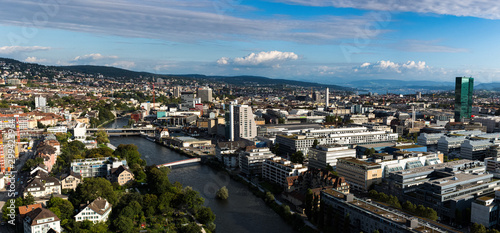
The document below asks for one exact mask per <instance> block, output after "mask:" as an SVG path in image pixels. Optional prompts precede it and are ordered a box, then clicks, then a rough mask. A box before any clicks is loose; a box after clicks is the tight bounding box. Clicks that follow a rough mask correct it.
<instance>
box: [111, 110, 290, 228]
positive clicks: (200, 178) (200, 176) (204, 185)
mask: <svg viewBox="0 0 500 233" xmlns="http://www.w3.org/2000/svg"><path fill="white" fill-rule="evenodd" d="M128 119H129V118H120V119H118V120H115V121H114V122H111V123H109V124H107V125H106V126H105V127H106V128H107V127H121V126H123V125H126V124H127V122H128ZM110 141H111V144H113V145H115V146H118V145H119V144H135V145H136V146H137V147H138V148H139V152H140V153H141V155H142V158H143V159H145V160H146V162H147V164H148V165H152V164H162V163H168V162H174V161H178V160H183V159H186V158H187V157H185V156H183V155H181V154H179V153H177V152H175V151H172V150H170V149H168V148H166V147H163V146H160V145H158V144H156V143H153V142H150V141H148V140H146V139H144V138H141V137H110ZM169 179H170V182H171V183H173V182H175V181H178V182H180V183H182V184H183V185H184V186H191V187H193V189H194V190H196V191H198V192H200V194H201V195H202V196H203V198H205V205H206V206H208V207H210V208H211V209H212V211H213V212H214V213H215V214H216V216H217V217H216V219H215V224H216V225H217V233H224V232H238V233H245V232H248V233H255V232H294V231H293V229H292V227H290V226H289V225H287V224H286V223H285V221H284V220H282V219H281V217H280V216H279V215H278V214H276V213H275V212H274V211H273V210H272V209H270V208H269V207H267V206H266V205H265V203H264V201H263V200H262V199H260V198H258V197H256V196H254V195H253V194H252V193H251V192H250V191H249V190H248V188H247V187H246V186H245V185H243V184H241V183H238V182H236V181H233V180H231V179H230V178H229V176H228V175H227V174H225V173H223V172H217V171H215V170H213V169H211V168H210V167H208V166H205V165H192V166H187V167H179V168H174V169H172V171H171V172H170V174H169ZM222 186H226V187H227V189H228V190H229V198H228V200H226V201H220V200H217V199H215V192H216V191H217V190H218V189H219V188H220V187H222Z"/></svg>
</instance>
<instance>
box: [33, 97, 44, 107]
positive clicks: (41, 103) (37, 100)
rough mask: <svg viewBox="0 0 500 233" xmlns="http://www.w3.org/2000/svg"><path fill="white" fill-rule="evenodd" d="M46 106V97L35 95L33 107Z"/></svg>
mask: <svg viewBox="0 0 500 233" xmlns="http://www.w3.org/2000/svg"><path fill="white" fill-rule="evenodd" d="M45 106H47V98H45V97H43V96H36V97H35V108H41V107H45Z"/></svg>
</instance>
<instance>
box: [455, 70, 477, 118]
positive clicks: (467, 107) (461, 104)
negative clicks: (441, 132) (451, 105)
mask: <svg viewBox="0 0 500 233" xmlns="http://www.w3.org/2000/svg"><path fill="white" fill-rule="evenodd" d="M473 89H474V78H470V77H457V79H456V81H455V122H461V121H463V119H464V118H470V117H471V110H472V92H473Z"/></svg>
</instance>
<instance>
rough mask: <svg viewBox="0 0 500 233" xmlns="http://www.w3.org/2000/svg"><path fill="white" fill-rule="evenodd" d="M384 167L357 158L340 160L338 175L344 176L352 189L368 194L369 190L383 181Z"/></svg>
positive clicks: (338, 162) (338, 161)
mask: <svg viewBox="0 0 500 233" xmlns="http://www.w3.org/2000/svg"><path fill="white" fill-rule="evenodd" d="M382 171H383V169H382V165H380V164H378V163H374V162H366V161H362V160H359V159H356V158H350V157H347V158H339V159H338V160H337V173H338V174H339V176H343V177H344V178H345V180H346V181H347V183H349V184H350V185H351V188H353V189H357V190H360V191H364V192H367V191H368V190H369V188H370V187H371V186H372V185H374V184H377V183H380V182H381V181H382V174H383V172H382Z"/></svg>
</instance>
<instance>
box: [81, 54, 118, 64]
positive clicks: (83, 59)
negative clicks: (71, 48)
mask: <svg viewBox="0 0 500 233" xmlns="http://www.w3.org/2000/svg"><path fill="white" fill-rule="evenodd" d="M117 58H118V56H104V55H102V54H100V53H92V54H87V55H83V56H77V57H75V59H73V61H74V62H90V61H97V60H104V59H117Z"/></svg>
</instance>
